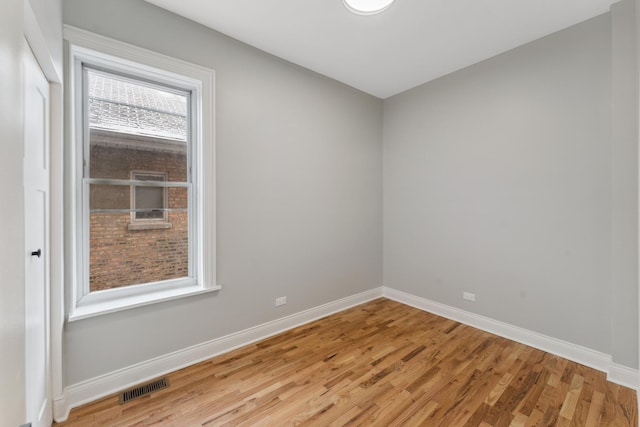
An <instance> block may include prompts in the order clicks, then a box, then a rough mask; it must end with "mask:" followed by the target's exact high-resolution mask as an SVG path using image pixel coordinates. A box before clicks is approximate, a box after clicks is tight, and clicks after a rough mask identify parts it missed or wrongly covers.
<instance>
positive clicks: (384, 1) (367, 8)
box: [343, 0, 394, 15]
mask: <svg viewBox="0 0 640 427" xmlns="http://www.w3.org/2000/svg"><path fill="white" fill-rule="evenodd" d="M343 1H344V5H345V6H346V7H347V9H349V10H350V11H351V12H353V13H357V14H358V15H373V14H376V13H380V12H382V11H384V10H385V9H387V8H388V7H389V6H391V3H393V2H394V0H343Z"/></svg>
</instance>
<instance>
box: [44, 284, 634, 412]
mask: <svg viewBox="0 0 640 427" xmlns="http://www.w3.org/2000/svg"><path fill="white" fill-rule="evenodd" d="M382 296H384V297H386V298H389V299H391V300H394V301H398V302H401V303H403V304H406V305H409V306H412V307H415V308H418V309H420V310H424V311H427V312H430V313H433V314H436V315H438V316H442V317H446V318H448V319H452V320H455V321H457V322H460V323H464V324H466V325H469V326H473V327H474V328H478V329H481V330H483V331H486V332H490V333H492V334H495V335H499V336H501V337H504V338H508V339H510V340H513V341H516V342H519V343H522V344H526V345H528V346H531V347H534V348H537V349H540V350H543V351H546V352H548V353H552V354H555V355H558V356H561V357H564V358H566V359H569V360H572V361H574V362H577V363H580V364H583V365H586V366H589V367H591V368H594V369H597V370H599V371H602V372H605V373H606V374H607V379H608V380H609V381H611V382H614V383H616V384H620V385H623V386H625V387H629V388H632V389H634V390H637V389H638V379H639V378H640V376H639V374H638V370H637V369H632V368H629V367H626V366H622V365H619V364H616V363H613V362H612V359H611V356H610V355H608V354H605V353H601V352H599V351H596V350H592V349H589V348H586V347H582V346H579V345H575V344H572V343H569V342H566V341H562V340H559V339H557V338H553V337H549V336H546V335H543V334H539V333H537V332H533V331H529V330H526V329H523V328H520V327H517V326H513V325H510V324H508V323H504V322H500V321H498V320H494V319H491V318H488V317H484V316H480V315H478V314H474V313H470V312H468V311H464V310H461V309H458V308H455V307H451V306H448V305H445V304H441V303H438V302H435V301H431V300H428V299H425V298H421V297H417V296H415V295H411V294H408V293H406V292H402V291H398V290H396V289H393V288H389V287H380V288H376V289H372V290H370V291H366V292H362V293H360V294H357V295H353V296H350V297H347V298H343V299H341V300H338V301H334V302H330V303H328V304H324V305H321V306H318V307H314V308H311V309H309V310H305V311H302V312H300V313H296V314H292V315H290V316H287V317H283V318H281V319H276V320H273V321H271V322H267V323H264V324H262V325H258V326H255V327H252V328H249V329H245V330H243V331H240V332H236V333H234V334H230V335H227V336H224V337H221V338H217V339H214V340H211V341H208V342H205V343H202V344H198V345H195V346H192V347H189V348H186V349H183V350H179V351H176V352H174V353H170V354H167V355H164V356H160V357H157V358H155V359H151V360H147V361H144V362H141V363H138V364H136V365H132V366H129V367H126V368H123V369H119V370H117V371H114V372H110V373H107V374H104V375H101V376H99V377H95V378H92V379H89V380H87V381H83V382H81V383H77V384H72V385H70V386H68V387H66V388H65V389H64V392H63V395H62V396H59V397H58V398H56V399H55V400H54V408H53V411H54V419H55V420H56V421H58V422H61V421H65V420H66V419H67V418H68V417H69V412H70V411H71V409H72V408H75V407H77V406H80V405H83V404H85V403H89V402H91V401H94V400H96V399H99V398H101V397H104V396H108V395H110V394H113V393H117V392H119V391H121V390H123V389H126V388H128V387H131V386H134V385H137V384H140V383H142V382H145V381H148V380H150V379H153V378H156V377H159V376H161V375H165V374H167V373H169V372H173V371H176V370H178V369H181V368H184V367H187V366H190V365H193V364H195V363H198V362H201V361H203V360H207V359H210V358H212V357H215V356H218V355H220V354H223V353H226V352H229V351H231V350H234V349H236V348H239V347H242V346H245V345H248V344H251V343H254V342H256V341H260V340H262V339H265V338H268V337H270V336H273V335H276V334H278V333H280V332H284V331H287V330H289V329H292V328H295V327H297V326H300V325H303V324H305V323H309V322H311V321H314V320H317V319H320V318H322V317H325V316H328V315H331V314H333V313H337V312H339V311H342V310H346V309H347V308H350V307H354V306H356V305H359V304H362V303H365V302H367V301H371V300H373V299H375V298H379V297H382Z"/></svg>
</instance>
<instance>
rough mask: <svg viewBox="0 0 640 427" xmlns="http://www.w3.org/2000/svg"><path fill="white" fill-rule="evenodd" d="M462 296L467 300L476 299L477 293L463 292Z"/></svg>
mask: <svg viewBox="0 0 640 427" xmlns="http://www.w3.org/2000/svg"><path fill="white" fill-rule="evenodd" d="M462 298H464V299H466V300H467V301H475V300H476V294H472V293H471V292H463V293H462Z"/></svg>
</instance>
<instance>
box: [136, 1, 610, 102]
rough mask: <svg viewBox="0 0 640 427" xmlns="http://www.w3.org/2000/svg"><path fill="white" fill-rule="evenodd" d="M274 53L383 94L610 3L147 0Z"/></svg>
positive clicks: (604, 8)
mask: <svg viewBox="0 0 640 427" xmlns="http://www.w3.org/2000/svg"><path fill="white" fill-rule="evenodd" d="M147 1H148V2H150V3H153V4H155V5H157V6H160V7H162V8H164V9H167V10H170V11H172V12H174V13H177V14H179V15H182V16H185V17H187V18H189V19H192V20H194V21H196V22H199V23H201V24H204V25H206V26H208V27H211V28H213V29H214V30H217V31H219V32H221V33H224V34H227V35H229V36H231V37H233V38H236V39H238V40H241V41H243V42H245V43H247V44H250V45H252V46H255V47H257V48H259V49H262V50H264V51H266V52H269V53H271V54H273V55H276V56H278V57H280V58H283V59H286V60H288V61H291V62H293V63H296V64H298V65H301V66H303V67H306V68H309V69H311V70H313V71H316V72H318V73H320V74H324V75H326V76H329V77H331V78H334V79H336V80H339V81H341V82H343V83H346V84H348V85H350V86H353V87H355V88H358V89H360V90H362V91H364V92H367V93H370V94H372V95H375V96H377V97H379V98H387V97H389V96H392V95H395V94H397V93H399V92H402V91H405V90H407V89H410V88H412V87H415V86H417V85H419V84H422V83H425V82H427V81H430V80H433V79H435V78H437V77H440V76H443V75H445V74H448V73H450V72H452V71H455V70H458V69H460V68H463V67H466V66H468V65H471V64H474V63H476V62H479V61H482V60H484V59H487V58H490V57H492V56H494V55H497V54H499V53H502V52H504V51H506V50H509V49H512V48H514V47H516V46H520V45H522V44H524V43H527V42H529V41H532V40H535V39H537V38H540V37H542V36H545V35H547V34H550V33H553V32H555V31H558V30H560V29H563V28H566V27H569V26H571V25H573V24H577V23H579V22H582V21H584V20H587V19H589V18H591V17H594V16H597V15H599V14H602V13H605V12H607V11H608V10H609V7H610V5H611V4H612V3H615V0H396V2H395V3H394V4H392V5H391V7H390V8H389V9H387V10H386V11H385V12H383V13H381V14H379V15H373V16H361V15H355V14H353V13H351V12H349V11H348V10H347V9H346V8H345V7H344V5H343V3H342V0H147Z"/></svg>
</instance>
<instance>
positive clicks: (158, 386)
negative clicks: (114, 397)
mask: <svg viewBox="0 0 640 427" xmlns="http://www.w3.org/2000/svg"><path fill="white" fill-rule="evenodd" d="M167 387H169V378H162V379H159V380H156V381H152V382H150V383H147V384H143V385H140V386H137V387H134V388H132V389H129V390H127V391H123V392H122V393H120V404H121V405H122V404H125V403H127V402H130V401H132V400H133V399H137V398H139V397H142V396H146V395H147V394H150V393H153V392H154V391H158V390H162V389H163V388H167Z"/></svg>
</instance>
